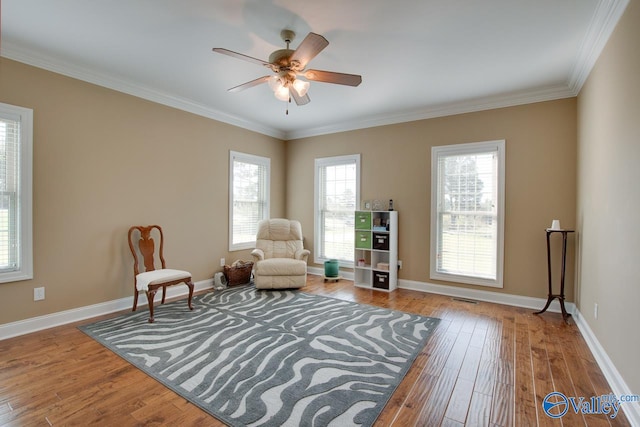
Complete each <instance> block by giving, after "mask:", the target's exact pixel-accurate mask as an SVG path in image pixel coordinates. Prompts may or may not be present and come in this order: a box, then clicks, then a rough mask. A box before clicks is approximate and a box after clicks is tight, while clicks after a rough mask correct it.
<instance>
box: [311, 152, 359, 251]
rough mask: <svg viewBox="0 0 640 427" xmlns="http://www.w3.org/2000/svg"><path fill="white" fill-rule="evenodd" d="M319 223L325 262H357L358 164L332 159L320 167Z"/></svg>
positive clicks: (354, 159)
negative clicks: (355, 229)
mask: <svg viewBox="0 0 640 427" xmlns="http://www.w3.org/2000/svg"><path fill="white" fill-rule="evenodd" d="M317 173H318V202H317V203H318V204H317V206H318V212H317V215H318V218H317V220H318V222H319V227H318V228H319V232H320V236H319V237H320V239H319V243H320V245H319V247H318V248H317V250H318V251H319V253H318V254H317V255H319V257H320V258H321V259H337V260H339V261H344V262H347V263H350V262H353V251H354V215H355V207H356V204H357V196H358V176H357V174H358V168H357V160H356V158H355V157H353V156H348V157H346V158H339V159H331V160H328V161H327V162H324V163H323V162H321V163H320V164H319V166H318V170H317Z"/></svg>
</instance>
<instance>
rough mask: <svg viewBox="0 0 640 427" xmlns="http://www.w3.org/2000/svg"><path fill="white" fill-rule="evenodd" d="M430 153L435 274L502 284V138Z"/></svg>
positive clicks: (446, 277) (442, 277) (465, 281)
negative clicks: (431, 162)
mask: <svg viewBox="0 0 640 427" xmlns="http://www.w3.org/2000/svg"><path fill="white" fill-rule="evenodd" d="M432 155H433V156H434V157H433V161H434V162H433V167H434V168H435V171H433V172H434V173H433V181H434V182H433V183H432V185H434V188H433V191H434V194H433V196H435V197H433V198H432V204H433V206H432V209H433V215H434V217H433V222H432V228H433V229H432V233H433V234H432V261H431V262H432V266H431V270H432V274H431V275H432V278H437V279H443V280H453V281H459V282H462V283H472V284H481V285H487V286H498V287H502V260H503V230H504V226H503V224H504V221H503V211H504V207H503V204H504V177H503V176H502V175H503V174H504V172H503V171H504V141H489V142H484V143H471V144H459V145H453V146H446V147H434V149H433V151H432Z"/></svg>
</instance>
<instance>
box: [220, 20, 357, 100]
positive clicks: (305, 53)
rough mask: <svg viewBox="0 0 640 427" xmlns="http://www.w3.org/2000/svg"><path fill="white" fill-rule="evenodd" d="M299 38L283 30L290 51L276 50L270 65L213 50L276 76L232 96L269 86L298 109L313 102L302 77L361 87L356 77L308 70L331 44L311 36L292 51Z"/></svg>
mask: <svg viewBox="0 0 640 427" xmlns="http://www.w3.org/2000/svg"><path fill="white" fill-rule="evenodd" d="M295 36H296V34H295V33H294V32H293V31H291V30H282V31H281V32H280V37H282V40H284V42H285V43H286V44H287V47H286V49H280V50H276V51H275V52H273V53H272V54H271V55H269V61H268V62H267V61H263V60H261V59H257V58H253V57H251V56H247V55H243V54H241V53H238V52H233V51H231V50H228V49H224V48H220V47H216V48H213V51H214V52H217V53H221V54H223V55H228V56H231V57H233V58H238V59H243V60H245V61H248V62H253V63H254V64H258V65H262V66H264V67H267V68H269V69H270V70H271V71H273V72H274V73H275V74H273V75H270V76H262V77H259V78H257V79H255V80H251V81H249V82H246V83H243V84H241V85H239V86H235V87H232V88H231V89H229V92H238V91H241V90H244V89H247V88H250V87H254V86H257V85H259V84H262V83H267V82H268V83H269V86H270V87H271V89H272V90H273V92H274V95H275V97H276V98H278V99H279V100H281V101H288V102H290V101H291V98H293V99H294V101H295V102H296V104H297V105H305V104H308V103H309V102H310V101H311V99H310V98H309V95H308V94H307V91H308V90H309V82H308V81H305V80H302V79H299V78H298V77H300V76H301V77H304V78H305V79H307V80H312V81H317V82H324V83H335V84H339V85H346V86H358V85H359V84H360V83H361V82H362V77H361V76H359V75H356V74H345V73H336V72H333V71H322V70H306V69H305V67H306V66H307V64H308V63H309V61H311V60H312V59H313V58H315V57H316V55H318V54H319V53H320V52H322V50H323V49H324V48H325V47H327V46H328V45H329V42H328V41H327V39H325V38H324V37H322V36H321V35H319V34H316V33H309V34H307V37H305V38H304V40H302V43H300V45H299V46H298V48H297V49H296V50H292V49H289V44H290V43H291V42H292V41H293V39H294V38H295Z"/></svg>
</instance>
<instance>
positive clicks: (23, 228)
mask: <svg viewBox="0 0 640 427" xmlns="http://www.w3.org/2000/svg"><path fill="white" fill-rule="evenodd" d="M0 117H1V118H4V119H7V120H13V121H16V122H19V123H20V134H19V135H20V136H19V138H20V140H19V144H20V149H19V156H20V159H19V165H20V166H19V167H20V171H19V178H18V179H19V182H18V185H17V188H18V189H17V194H16V196H15V197H16V200H17V202H16V206H17V210H18V215H17V221H18V225H17V227H16V232H17V235H16V238H17V252H16V257H17V259H16V265H15V267H14V268H12V269H10V270H4V271H0V283H7V282H17V281H20V280H29V279H33V212H32V209H33V200H32V197H33V190H32V186H33V110H31V109H29V108H23V107H17V106H14V105H9V104H3V103H0Z"/></svg>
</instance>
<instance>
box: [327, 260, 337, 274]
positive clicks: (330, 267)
mask: <svg viewBox="0 0 640 427" xmlns="http://www.w3.org/2000/svg"><path fill="white" fill-rule="evenodd" d="M324 275H325V277H338V260H337V259H330V260H329V261H325V262H324Z"/></svg>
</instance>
